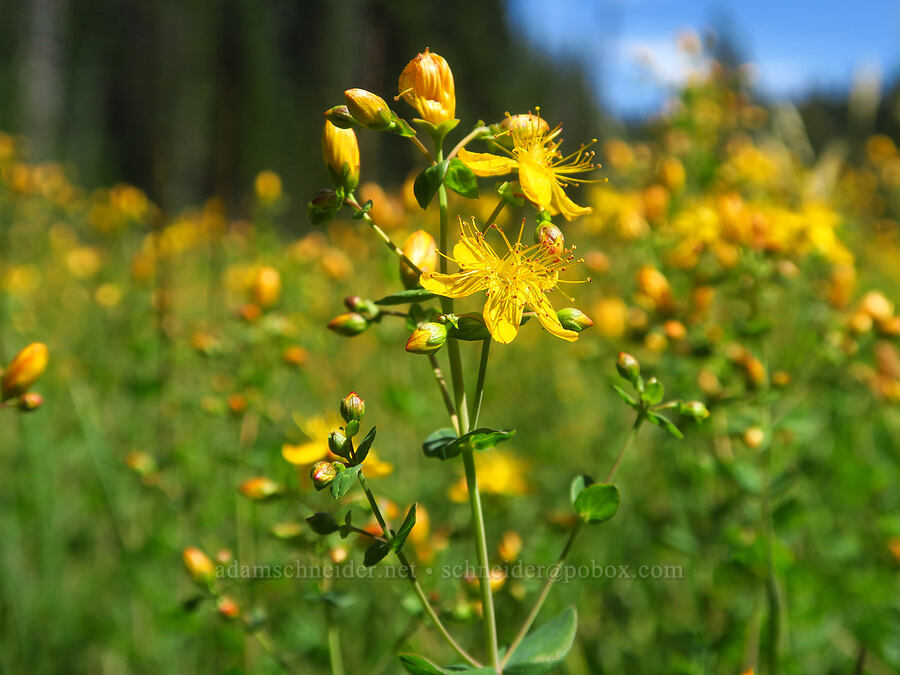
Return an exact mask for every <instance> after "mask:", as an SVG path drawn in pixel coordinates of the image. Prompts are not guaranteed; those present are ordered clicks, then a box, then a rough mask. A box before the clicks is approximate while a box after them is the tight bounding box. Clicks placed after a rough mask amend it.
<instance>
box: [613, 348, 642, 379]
mask: <svg viewBox="0 0 900 675" xmlns="http://www.w3.org/2000/svg"><path fill="white" fill-rule="evenodd" d="M616 370H618V371H619V375H621V376H622V377H624V378H625V379H626V380H628V381H629V382H631V383H632V384H634V383H635V382H637V379H638V378H639V377H640V376H641V364H640V363H638V360H637V359H636V358H634V357H633V356H632V355H631V354H626V353H625V352H619V359H618V360H617V361H616Z"/></svg>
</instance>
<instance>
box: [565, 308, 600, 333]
mask: <svg viewBox="0 0 900 675" xmlns="http://www.w3.org/2000/svg"><path fill="white" fill-rule="evenodd" d="M556 317H557V318H558V319H559V322H560V323H561V324H562V327H563V328H565V329H566V330H573V331H575V332H576V333H580V332H581V331H583V330H584V329H585V328H590V327H591V326H593V325H594V322H593V321H591V317H589V316H588V315H587V314H585V313H584V312H582V311H581V310H580V309H577V308H575V307H564V308H563V309H561V310H559V311H558V312H557V313H556Z"/></svg>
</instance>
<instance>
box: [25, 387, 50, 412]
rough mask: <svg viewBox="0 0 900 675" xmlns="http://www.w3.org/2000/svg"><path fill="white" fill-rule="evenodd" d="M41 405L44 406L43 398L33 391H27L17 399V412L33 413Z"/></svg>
mask: <svg viewBox="0 0 900 675" xmlns="http://www.w3.org/2000/svg"><path fill="white" fill-rule="evenodd" d="M42 405H44V397H43V396H41V395H40V394H38V393H36V392H33V391H27V392H25V393H24V394H22V396H21V397H20V398H19V410H21V411H22V412H26V413H29V412H34V411H35V410H37V409H38V408H40V407H41V406H42Z"/></svg>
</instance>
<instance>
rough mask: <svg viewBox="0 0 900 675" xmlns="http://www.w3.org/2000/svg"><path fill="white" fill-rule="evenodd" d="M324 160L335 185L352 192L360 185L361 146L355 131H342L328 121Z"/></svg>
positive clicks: (323, 137) (323, 134) (323, 135)
mask: <svg viewBox="0 0 900 675" xmlns="http://www.w3.org/2000/svg"><path fill="white" fill-rule="evenodd" d="M322 159H324V160H325V166H326V167H328V172H329V173H330V174H331V179H332V180H333V181H334V184H335V185H337V186H339V187H342V188H344V190H346V191H350V190H352V189H353V188H355V187H356V186H357V185H358V184H359V144H358V143H357V142H356V132H354V131H353V129H341V128H339V127H336V126H335V125H334V124H332V123H331V122H329V121H326V122H325V129H324V131H323V132H322Z"/></svg>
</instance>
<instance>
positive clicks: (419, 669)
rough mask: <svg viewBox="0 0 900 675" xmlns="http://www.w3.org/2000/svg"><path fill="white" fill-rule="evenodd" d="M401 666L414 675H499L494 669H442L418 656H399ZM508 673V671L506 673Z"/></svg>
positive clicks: (463, 667)
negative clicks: (464, 674)
mask: <svg viewBox="0 0 900 675" xmlns="http://www.w3.org/2000/svg"><path fill="white" fill-rule="evenodd" d="M398 656H399V657H400V664H401V665H402V666H403V667H404V668H405V669H406V672H408V673H412V675H453V674H454V673H468V675H497V671H496V670H494V669H493V668H488V667H483V668H471V667H469V666H449V667H447V668H441V667H439V666H436V665H434V664H433V663H432V662H431V661H429V660H428V659H426V658H425V657H424V656H418V655H417V654H403V653H401V654H398ZM504 672H506V671H504Z"/></svg>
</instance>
